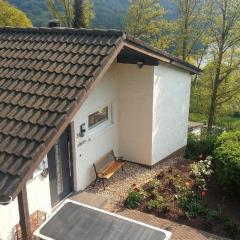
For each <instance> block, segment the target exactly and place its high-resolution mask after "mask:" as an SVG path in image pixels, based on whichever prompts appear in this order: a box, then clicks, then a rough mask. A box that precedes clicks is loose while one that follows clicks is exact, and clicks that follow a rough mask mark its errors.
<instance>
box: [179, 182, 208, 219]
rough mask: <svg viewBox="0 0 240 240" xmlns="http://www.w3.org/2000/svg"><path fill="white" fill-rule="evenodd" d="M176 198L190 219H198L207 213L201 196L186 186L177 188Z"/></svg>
mask: <svg viewBox="0 0 240 240" xmlns="http://www.w3.org/2000/svg"><path fill="white" fill-rule="evenodd" d="M177 189H178V190H177V194H176V195H175V198H176V200H177V203H178V204H179V205H180V206H181V207H182V208H183V210H185V211H186V215H187V217H188V218H192V217H196V216H198V215H202V214H204V213H205V205H204V202H203V198H202V197H201V196H200V194H196V193H194V192H192V191H190V190H189V189H188V188H186V187H185V186H179V187H178V188H177Z"/></svg>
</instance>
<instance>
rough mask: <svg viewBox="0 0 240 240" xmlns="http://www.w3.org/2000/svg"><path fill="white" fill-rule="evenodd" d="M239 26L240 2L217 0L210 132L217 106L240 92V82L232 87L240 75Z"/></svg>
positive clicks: (212, 42)
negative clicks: (239, 74) (234, 80)
mask: <svg viewBox="0 0 240 240" xmlns="http://www.w3.org/2000/svg"><path fill="white" fill-rule="evenodd" d="M239 27H240V0H214V2H213V19H212V21H211V26H210V28H209V32H208V36H209V39H210V50H211V54H212V56H213V67H212V70H211V73H210V74H211V76H210V80H211V100H210V108H209V116H208V130H209V131H210V130H211V129H212V126H213V123H214V117H215V114H216V111H217V108H218V106H220V105H221V104H223V103H225V102H227V101H229V100H230V99H231V98H232V97H233V96H234V95H235V94H237V93H239V90H240V86H239V81H238V82H237V84H230V82H231V81H233V80H232V79H233V77H235V78H236V76H238V73H239V64H240V60H239V58H240V55H239V47H240V32H239ZM238 78H239V77H238ZM226 84H228V88H227V89H225V88H224V86H226ZM219 99H221V100H219Z"/></svg>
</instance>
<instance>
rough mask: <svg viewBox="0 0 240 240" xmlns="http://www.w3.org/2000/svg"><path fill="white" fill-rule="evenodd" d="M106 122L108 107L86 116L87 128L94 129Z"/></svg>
mask: <svg viewBox="0 0 240 240" xmlns="http://www.w3.org/2000/svg"><path fill="white" fill-rule="evenodd" d="M107 120H108V107H104V108H102V109H101V110H99V111H96V112H94V113H92V114H91V115H89V116H88V128H89V129H91V128H94V127H96V126H98V125H99V124H101V123H103V122H105V121H107Z"/></svg>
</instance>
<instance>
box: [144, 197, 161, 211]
mask: <svg viewBox="0 0 240 240" xmlns="http://www.w3.org/2000/svg"><path fill="white" fill-rule="evenodd" d="M163 201H164V198H163V197H162V196H160V195H157V197H156V199H151V200H149V202H148V204H147V205H148V209H149V210H154V209H157V208H159V207H160V206H161V204H162V203H163Z"/></svg>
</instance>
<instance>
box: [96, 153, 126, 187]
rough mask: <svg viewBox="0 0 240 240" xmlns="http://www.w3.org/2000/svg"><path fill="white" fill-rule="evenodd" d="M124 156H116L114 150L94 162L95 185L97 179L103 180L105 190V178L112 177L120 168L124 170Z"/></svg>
mask: <svg viewBox="0 0 240 240" xmlns="http://www.w3.org/2000/svg"><path fill="white" fill-rule="evenodd" d="M123 166H124V159H123V157H116V156H115V154H114V152H113V151H110V152H108V153H107V154H105V155H104V156H103V157H101V158H100V159H99V160H98V161H97V162H96V163H94V164H93V168H94V171H95V174H96V179H95V182H94V186H95V185H96V183H97V181H101V182H102V184H103V188H104V190H105V180H108V179H110V178H111V177H112V176H113V174H114V173H115V172H117V171H118V170H119V169H120V168H121V169H122V171H123V170H124V168H123Z"/></svg>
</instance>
